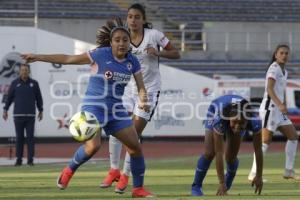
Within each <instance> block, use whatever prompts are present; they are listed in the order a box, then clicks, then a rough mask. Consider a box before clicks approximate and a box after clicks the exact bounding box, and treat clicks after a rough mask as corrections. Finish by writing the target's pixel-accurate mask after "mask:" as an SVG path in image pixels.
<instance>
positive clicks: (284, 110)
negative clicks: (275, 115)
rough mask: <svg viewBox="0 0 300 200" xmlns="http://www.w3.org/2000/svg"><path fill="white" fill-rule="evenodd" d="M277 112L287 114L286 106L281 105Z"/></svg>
mask: <svg viewBox="0 0 300 200" xmlns="http://www.w3.org/2000/svg"><path fill="white" fill-rule="evenodd" d="M278 108H279V110H280V111H281V112H282V114H288V110H287V108H286V106H285V105H284V104H283V103H282V104H280V105H279V106H278Z"/></svg>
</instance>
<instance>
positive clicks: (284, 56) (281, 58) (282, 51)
mask: <svg viewBox="0 0 300 200" xmlns="http://www.w3.org/2000/svg"><path fill="white" fill-rule="evenodd" d="M288 57H289V50H288V49H287V48H286V47H281V48H279V49H278V50H277V52H276V54H275V58H276V62H277V63H278V64H285V63H286V62H287V61H288Z"/></svg>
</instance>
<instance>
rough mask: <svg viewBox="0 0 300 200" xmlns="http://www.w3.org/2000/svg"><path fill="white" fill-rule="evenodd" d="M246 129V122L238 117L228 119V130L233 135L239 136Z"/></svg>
mask: <svg viewBox="0 0 300 200" xmlns="http://www.w3.org/2000/svg"><path fill="white" fill-rule="evenodd" d="M246 127H247V120H246V119H244V118H240V117H235V118H232V119H230V128H231V130H232V132H233V133H234V134H239V133H240V132H241V131H243V130H245V129H246Z"/></svg>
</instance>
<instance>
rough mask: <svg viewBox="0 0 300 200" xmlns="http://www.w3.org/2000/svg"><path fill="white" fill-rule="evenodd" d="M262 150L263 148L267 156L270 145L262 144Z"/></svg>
mask: <svg viewBox="0 0 300 200" xmlns="http://www.w3.org/2000/svg"><path fill="white" fill-rule="evenodd" d="M261 148H262V152H263V154H265V153H266V152H267V150H268V148H269V145H268V144H267V143H262V145H261Z"/></svg>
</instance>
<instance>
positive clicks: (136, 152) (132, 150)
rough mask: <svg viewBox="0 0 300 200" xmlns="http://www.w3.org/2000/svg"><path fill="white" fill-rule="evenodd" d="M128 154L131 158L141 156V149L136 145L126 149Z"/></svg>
mask: <svg viewBox="0 0 300 200" xmlns="http://www.w3.org/2000/svg"><path fill="white" fill-rule="evenodd" d="M128 153H129V155H130V156H133V157H139V156H142V155H143V153H142V148H141V145H140V143H137V144H135V145H132V146H130V147H128Z"/></svg>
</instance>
